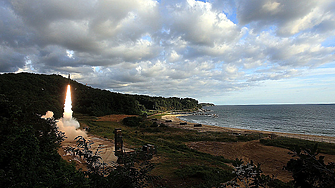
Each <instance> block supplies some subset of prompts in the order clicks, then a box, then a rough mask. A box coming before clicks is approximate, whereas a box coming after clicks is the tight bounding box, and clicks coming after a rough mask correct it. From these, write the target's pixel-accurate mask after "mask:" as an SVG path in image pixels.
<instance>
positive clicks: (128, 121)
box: [122, 117, 142, 127]
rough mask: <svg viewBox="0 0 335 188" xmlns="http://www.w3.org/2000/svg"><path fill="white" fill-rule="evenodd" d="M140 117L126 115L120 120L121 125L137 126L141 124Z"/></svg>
mask: <svg viewBox="0 0 335 188" xmlns="http://www.w3.org/2000/svg"><path fill="white" fill-rule="evenodd" d="M141 122H142V118H140V117H127V118H124V119H123V120H122V123H123V125H125V126H128V127H137V126H139V125H140V124H141Z"/></svg>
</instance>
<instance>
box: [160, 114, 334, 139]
mask: <svg viewBox="0 0 335 188" xmlns="http://www.w3.org/2000/svg"><path fill="white" fill-rule="evenodd" d="M178 116H184V114H183V115H181V114H176V115H165V116H162V120H163V121H162V122H163V123H165V124H167V125H168V126H171V127H176V128H181V129H189V130H197V131H199V132H207V131H212V132H232V133H237V134H250V133H262V134H269V135H275V136H283V137H290V138H299V139H304V140H311V141H317V142H327V143H335V137H327V136H317V135H303V134H292V133H280V132H271V131H258V130H248V129H237V128H228V127H218V126H213V125H202V127H194V124H196V123H190V122H186V121H182V120H180V119H178ZM167 120H171V121H172V122H166V121H167ZM181 122H186V123H187V125H180V123H181Z"/></svg>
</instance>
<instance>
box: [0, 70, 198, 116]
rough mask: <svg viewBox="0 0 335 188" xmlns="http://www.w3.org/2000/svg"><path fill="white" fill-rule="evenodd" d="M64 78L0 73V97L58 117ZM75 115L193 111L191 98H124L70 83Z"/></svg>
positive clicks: (63, 97) (65, 83)
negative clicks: (50, 112) (76, 113)
mask: <svg viewBox="0 0 335 188" xmlns="http://www.w3.org/2000/svg"><path fill="white" fill-rule="evenodd" d="M68 83H69V80H68V79H67V78H64V77H62V76H60V75H43V74H32V73H18V74H14V73H8V74H0V97H1V98H3V99H6V100H10V101H13V102H14V103H15V104H18V105H20V106H21V107H23V108H25V109H28V110H30V111H32V112H35V113H39V114H44V113H45V112H46V111H48V110H51V111H53V112H54V114H55V117H56V118H59V117H61V116H62V113H63V105H64V100H65V93H66V87H67V84H68ZM70 85H71V92H72V106H73V111H74V112H79V113H83V114H89V115H95V116H102V115H107V114H141V113H143V112H145V111H147V110H173V109H175V110H183V109H196V108H198V107H199V104H198V101H197V100H195V99H191V98H177V97H171V98H163V97H150V96H144V95H126V94H121V93H114V92H110V91H106V90H101V89H96V88H92V87H88V86H85V85H83V84H80V83H78V82H76V81H73V80H70Z"/></svg>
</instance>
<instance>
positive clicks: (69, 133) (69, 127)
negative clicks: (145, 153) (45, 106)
mask: <svg viewBox="0 0 335 188" xmlns="http://www.w3.org/2000/svg"><path fill="white" fill-rule="evenodd" d="M72 113H73V111H72V100H71V88H70V85H68V87H67V91H66V98H65V104H64V113H63V117H62V118H60V119H58V120H56V125H57V127H58V130H59V131H62V132H64V133H65V137H66V138H65V141H67V142H71V141H73V140H74V139H75V138H76V137H77V136H83V137H87V134H86V132H85V131H83V130H80V129H78V128H79V127H80V124H79V122H78V121H77V120H76V119H75V118H73V117H72ZM53 115H54V113H53V112H52V111H47V113H46V114H45V115H44V116H42V117H41V118H44V119H47V118H53Z"/></svg>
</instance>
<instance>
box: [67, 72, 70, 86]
mask: <svg viewBox="0 0 335 188" xmlns="http://www.w3.org/2000/svg"><path fill="white" fill-rule="evenodd" d="M67 79H68V80H69V84H70V80H71V78H70V74H69V76H68V77H67Z"/></svg>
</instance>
